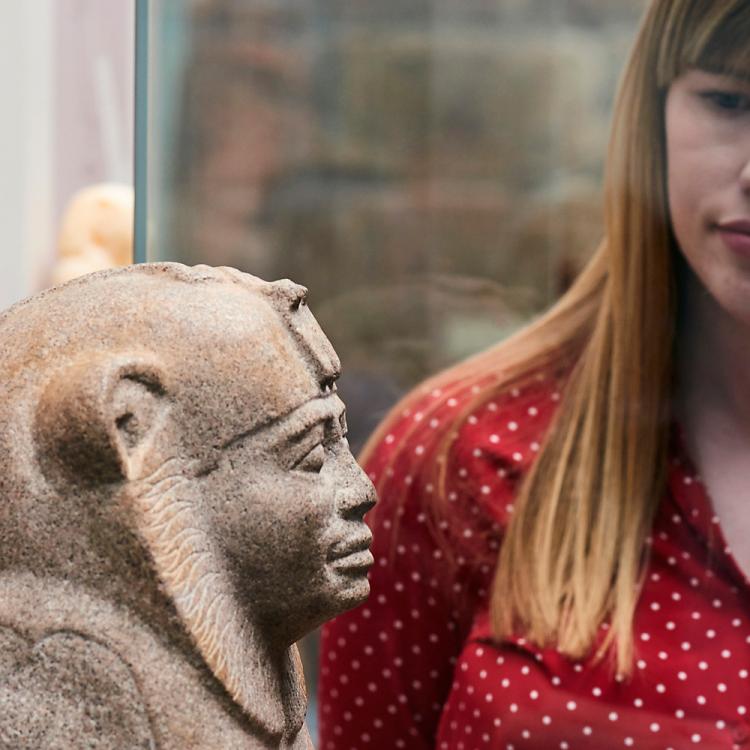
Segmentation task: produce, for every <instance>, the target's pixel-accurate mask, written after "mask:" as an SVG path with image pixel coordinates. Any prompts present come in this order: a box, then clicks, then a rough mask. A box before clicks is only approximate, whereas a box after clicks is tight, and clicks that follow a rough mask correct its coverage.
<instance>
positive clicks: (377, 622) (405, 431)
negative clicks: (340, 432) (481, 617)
mask: <svg viewBox="0 0 750 750" xmlns="http://www.w3.org/2000/svg"><path fill="white" fill-rule="evenodd" d="M438 397H439V395H438V396H436V395H435V393H433V394H432V395H431V397H430V398H433V399H435V398H438ZM428 401H429V399H428ZM457 406H458V403H457V400H456V399H455V398H451V399H448V400H447V401H445V400H442V401H440V402H439V404H437V405H436V404H434V403H433V404H429V403H427V402H421V403H420V402H418V403H417V405H416V406H415V407H414V408H413V409H411V410H409V411H406V412H404V413H403V414H402V415H401V416H400V418H399V420H398V421H397V422H396V423H395V424H394V425H393V427H392V429H391V432H390V434H388V435H387V436H386V437H385V438H384V440H383V441H382V442H381V444H380V445H379V446H378V448H377V449H376V450H375V452H374V453H373V455H372V457H371V459H370V461H369V462H368V464H367V466H366V470H367V471H368V473H369V475H370V477H371V479H372V480H373V481H374V482H375V484H376V486H378V487H379V496H380V499H379V503H378V506H377V508H376V510H375V511H374V514H373V515H374V518H373V519H372V520H371V526H372V528H373V536H374V540H373V547H372V551H373V555H374V557H375V564H374V566H373V568H372V570H371V573H370V585H371V593H370V597H369V600H368V601H367V602H366V603H365V604H364V605H363V606H361V607H359V608H358V609H355V610H353V611H351V612H349V613H346V614H344V615H342V616H340V617H338V618H337V619H336V620H334V621H332V622H331V623H329V624H328V625H327V626H325V627H324V628H323V633H322V642H321V653H322V660H321V672H320V683H319V701H318V703H319V710H320V714H319V726H320V744H319V746H320V748H321V750H366V749H367V748H373V749H375V748H377V749H378V750H379V749H380V748H397V749H398V748H409V749H410V750H421V749H422V748H424V749H425V750H426V749H427V748H434V747H435V745H434V738H435V735H436V733H437V727H438V723H439V720H440V716H441V712H442V707H443V704H444V702H445V700H446V697H447V695H448V693H449V691H450V689H451V685H452V681H453V668H454V665H455V663H456V658H457V656H458V654H459V653H460V651H461V648H462V645H463V643H464V640H465V639H466V636H467V634H468V630H469V628H470V626H471V622H472V619H473V615H474V613H475V612H476V610H477V606H478V602H480V601H481V600H482V599H484V598H486V596H487V591H488V589H489V583H490V579H491V574H492V568H493V565H492V560H493V559H494V558H496V556H497V549H498V546H499V532H500V528H501V524H500V523H499V522H498V519H497V518H495V519H491V518H488V517H487V516H486V514H484V513H482V512H481V504H480V502H477V501H480V500H481V498H477V500H475V499H474V494H475V490H474V489H473V487H474V484H475V483H473V482H472V483H469V482H464V481H463V479H462V478H463V477H465V476H466V474H467V472H465V471H463V470H462V467H461V466H459V465H456V462H457V461H458V462H460V461H462V460H463V458H462V457H464V456H466V455H467V453H468V454H469V455H470V454H471V452H472V449H471V446H468V445H462V446H461V448H460V450H452V451H451V452H450V454H449V455H448V456H447V457H446V459H445V460H447V461H448V462H449V465H448V467H447V469H448V471H447V477H448V485H447V487H446V493H445V495H446V500H447V502H446V510H445V513H443V514H442V516H438V517H437V518H436V517H435V515H434V514H433V513H431V512H430V507H431V504H432V503H431V501H432V496H433V495H434V493H435V488H434V486H433V484H431V483H430V477H431V476H432V474H431V473H430V472H429V471H428V468H429V467H430V466H431V465H433V464H432V462H434V461H436V460H440V459H439V450H440V445H441V440H440V439H439V438H440V437H441V436H442V434H443V431H441V430H440V427H441V425H443V424H445V423H446V422H447V421H448V420H449V419H450V416H451V414H450V412H451V411H452V410H453V409H455V408H457ZM458 442H459V443H461V442H462V437H461V436H459V441H458ZM463 442H465V441H463ZM491 474H492V477H494V480H495V481H496V483H502V480H501V479H500V476H501V474H500V473H499V472H496V471H492V472H491ZM503 476H504V474H503ZM488 481H493V480H492V479H490V480H488ZM496 489H497V490H498V491H499V492H500V493H501V494H506V493H507V492H509V488H508V487H507V486H502V487H499V488H496ZM493 494H496V493H493ZM504 504H505V503H504V502H503V503H502V505H503V506H504ZM436 532H437V533H436ZM441 532H442V536H445V537H446V538H447V539H448V545H449V546H448V547H446V545H445V544H444V543H438V541H437V540H438V537H439V536H440V535H441ZM446 549H452V550H453V553H454V554H453V555H450V558H451V559H450V560H449V559H448V558H449V555H448V554H446V551H445V550H446Z"/></svg>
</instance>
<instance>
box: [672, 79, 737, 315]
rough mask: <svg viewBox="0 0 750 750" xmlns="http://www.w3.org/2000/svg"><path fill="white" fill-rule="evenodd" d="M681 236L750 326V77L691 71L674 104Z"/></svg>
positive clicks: (700, 268)
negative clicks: (743, 77)
mask: <svg viewBox="0 0 750 750" xmlns="http://www.w3.org/2000/svg"><path fill="white" fill-rule="evenodd" d="M666 142H667V162H668V170H667V187H668V194H669V210H670V215H671V219H672V225H673V228H674V232H675V236H676V238H677V242H678V244H679V246H680V249H681V250H682V253H683V255H684V256H685V259H686V260H687V262H688V264H689V265H690V267H691V268H692V269H693V272H694V273H695V275H696V276H697V277H698V278H699V279H700V281H701V282H702V284H703V286H704V287H705V288H706V289H707V290H708V292H709V293H710V294H711V295H712V297H713V298H714V300H715V301H716V302H717V303H718V304H719V306H720V307H721V308H723V310H724V311H725V312H727V313H729V314H730V315H731V316H732V317H733V318H734V319H735V320H737V321H739V322H741V323H743V324H745V325H748V326H750V81H749V80H746V79H740V78H735V77H732V76H726V75H717V74H713V73H706V72H704V71H701V70H690V71H688V72H687V73H685V74H683V75H682V76H680V77H679V78H677V79H676V80H675V81H674V83H673V84H672V85H671V87H670V89H669V92H668V95H667V103H666Z"/></svg>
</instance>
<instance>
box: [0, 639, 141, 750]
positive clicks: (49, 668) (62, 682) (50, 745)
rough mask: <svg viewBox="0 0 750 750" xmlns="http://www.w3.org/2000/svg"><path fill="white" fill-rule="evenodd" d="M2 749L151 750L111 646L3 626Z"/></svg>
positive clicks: (132, 686) (128, 677)
mask: <svg viewBox="0 0 750 750" xmlns="http://www.w3.org/2000/svg"><path fill="white" fill-rule="evenodd" d="M0 706H2V707H3V710H2V712H0V750H10V748H13V750H32V748H33V750H58V749H59V750H62V749H63V748H65V750H78V748H81V749H83V748H96V749H97V750H110V749H111V750H125V748H128V750H130V749H131V748H132V749H133V750H136V749H137V750H141V748H142V749H143V750H154V748H156V743H155V741H154V738H153V735H152V731H151V727H150V722H149V716H148V713H147V711H146V708H145V703H144V700H143V698H142V695H141V692H140V690H139V688H138V684H137V682H136V680H135V677H134V675H133V673H132V671H131V669H130V668H129V667H128V665H127V664H126V663H125V661H124V660H123V659H122V658H121V657H120V656H119V655H118V654H117V653H115V652H114V651H113V650H112V649H111V648H108V647H107V646H105V645H104V644H102V643H100V642H98V641H96V640H95V639H93V638H92V637H90V636H87V635H83V634H80V633H76V632H73V631H64V630H63V631H56V632H51V633H49V634H46V635H44V636H43V637H41V638H39V639H38V640H37V641H36V642H32V641H31V640H29V639H27V638H26V637H25V636H24V635H23V634H22V633H21V632H20V631H19V630H16V629H13V628H10V627H0Z"/></svg>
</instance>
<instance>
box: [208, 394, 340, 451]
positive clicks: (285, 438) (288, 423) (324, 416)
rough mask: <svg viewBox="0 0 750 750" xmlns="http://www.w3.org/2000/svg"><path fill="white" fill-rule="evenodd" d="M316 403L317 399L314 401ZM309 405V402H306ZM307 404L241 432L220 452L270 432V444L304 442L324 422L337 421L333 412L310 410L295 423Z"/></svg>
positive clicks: (330, 410) (336, 415)
mask: <svg viewBox="0 0 750 750" xmlns="http://www.w3.org/2000/svg"><path fill="white" fill-rule="evenodd" d="M316 401H317V399H316ZM308 403H309V402H308ZM306 406H308V404H303V405H302V406H301V407H298V408H297V409H295V410H294V411H292V412H291V413H289V414H284V415H282V416H280V417H276V418H275V419H271V420H269V421H268V422H264V423H262V424H259V425H255V426H254V427H252V428H250V429H249V430H247V431H246V432H241V433H240V434H239V435H235V436H234V437H233V438H231V439H230V440H228V441H227V442H226V443H224V444H223V445H222V446H221V449H222V450H226V449H227V448H230V447H232V446H233V445H236V444H237V443H240V442H243V441H244V440H248V439H250V438H252V437H255V436H256V435H259V434H260V433H262V432H271V433H277V434H271V435H269V441H270V442H272V443H276V444H279V443H294V442H300V441H301V440H304V438H305V437H306V436H307V435H309V433H310V432H311V431H312V430H314V429H315V428H316V427H318V426H319V425H320V426H323V427H324V426H325V423H326V422H329V421H330V420H332V419H338V417H339V415H338V413H337V412H336V411H335V410H332V409H326V410H320V409H315V410H310V412H309V414H307V415H305V417H306V418H303V419H302V421H299V422H297V419H298V418H299V412H300V411H301V410H302V409H304V408H305V407H306Z"/></svg>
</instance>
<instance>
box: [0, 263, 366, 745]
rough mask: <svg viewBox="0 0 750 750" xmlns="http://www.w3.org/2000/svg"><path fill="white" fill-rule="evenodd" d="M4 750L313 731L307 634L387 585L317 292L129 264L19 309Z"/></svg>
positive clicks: (0, 616)
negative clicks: (372, 574) (301, 648)
mask: <svg viewBox="0 0 750 750" xmlns="http://www.w3.org/2000/svg"><path fill="white" fill-rule="evenodd" d="M0 371H1V376H0V391H1V393H2V395H1V396H0V423H2V425H3V429H2V430H1V431H0V468H1V470H0V508H1V510H0V748H2V749H3V750H7V749H9V748H13V750H32V748H33V750H53V749H55V750H57V749H60V750H63V749H65V750H78V748H117V749H118V750H119V749H123V750H124V749H125V748H127V749H128V750H131V749H133V748H143V749H144V750H149V749H158V750H197V749H198V748H201V749H213V748H216V749H217V750H219V749H221V750H234V749H235V748H238V749H239V748H243V749H244V748H308V747H312V745H311V743H310V738H309V735H308V733H307V730H306V729H305V727H304V714H305V709H306V697H305V694H304V683H303V681H302V670H301V665H300V661H299V656H298V653H297V650H296V647H295V646H294V645H293V644H294V642H295V641H296V640H297V639H299V638H300V637H301V636H302V635H304V634H305V633H307V632H309V631H310V630H312V629H313V628H314V627H316V626H317V625H318V624H320V623H321V622H323V621H324V620H326V619H328V618H330V617H332V616H334V615H335V614H337V613H338V612H341V611H343V610H345V609H347V608H350V607H352V606H354V605H356V604H358V603H360V602H361V601H362V600H363V599H364V598H365V597H366V596H367V594H368V591H369V587H368V582H367V578H366V573H367V570H368V568H369V566H370V565H371V563H372V556H371V554H370V552H369V549H368V547H369V542H370V532H369V530H368V528H367V526H366V525H365V523H364V522H363V516H364V514H365V512H366V511H367V510H369V509H370V508H371V506H372V505H373V502H374V499H375V495H374V490H373V488H372V485H371V483H370V482H369V480H368V479H367V477H366V476H365V475H364V473H363V472H362V470H361V469H360V468H359V467H358V466H357V464H356V463H355V461H354V459H353V457H352V455H351V453H350V452H349V449H348V446H347V443H346V439H345V433H346V426H345V416H344V407H343V404H342V402H341V401H340V400H339V398H338V396H337V395H336V393H335V380H336V377H337V375H338V372H339V362H338V360H337V357H336V354H335V352H334V351H333V349H332V347H331V345H330V343H329V342H328V340H327V339H326V338H325V336H324V335H323V333H322V331H321V330H320V328H319V327H318V325H317V323H316V322H315V319H314V318H313V317H312V315H311V313H310V312H309V310H308V309H307V307H306V305H305V290H304V289H303V288H302V287H299V286H297V285H295V284H293V283H291V282H289V281H280V282H275V283H267V282H263V281H260V280H259V279H256V278H254V277H252V276H247V275H245V274H241V273H239V272H238V271H235V270H233V269H212V268H208V267H205V266H198V267H195V268H187V267H185V266H180V265H178V264H153V265H143V266H133V267H129V268H126V269H120V270H115V271H105V272H101V273H97V274H92V275H89V276H85V277H82V278H80V279H76V280H75V281H72V282H70V283H68V284H66V285H64V286H61V287H56V288H54V289H52V290H49V291H47V292H43V293H42V294H40V295H37V296H36V297H32V298H31V299H29V300H26V301H24V302H21V303H19V304H18V305H16V306H15V307H13V308H11V309H10V310H9V311H7V312H6V313H5V314H4V315H3V316H1V317H0Z"/></svg>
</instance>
